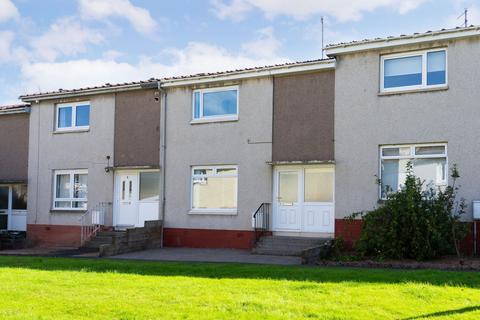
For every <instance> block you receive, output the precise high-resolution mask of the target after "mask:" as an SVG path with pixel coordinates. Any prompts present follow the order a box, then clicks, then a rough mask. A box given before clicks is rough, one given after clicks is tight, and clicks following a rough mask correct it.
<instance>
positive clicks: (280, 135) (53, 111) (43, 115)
mask: <svg viewBox="0 0 480 320" xmlns="http://www.w3.org/2000/svg"><path fill="white" fill-rule="evenodd" d="M479 49H480V29H479V28H478V27H468V28H457V29H451V30H441V31H437V32H427V33H423V34H414V35H411V36H400V37H390V38H386V39H375V40H364V41H358V42H352V43H343V44H337V45H331V46H329V47H327V49H326V53H327V55H328V56H329V58H328V59H323V60H313V61H305V62H298V63H289V64H284V65H276V66H267V67H259V68H251V69H244V70H236V71H228V72H219V73H212V74H199V75H192V76H184V77H177V78H163V79H160V80H156V79H151V80H148V81H145V82H138V83H130V84H119V85H109V84H107V85H105V86H101V87H93V88H83V89H78V90H60V91H56V92H50V93H40V94H32V95H27V96H23V97H21V98H22V100H23V101H24V102H26V103H29V104H30V105H31V109H28V108H23V109H22V108H20V109H22V110H25V111H27V110H30V113H25V114H24V115H23V117H24V118H25V119H27V120H25V119H24V122H25V121H26V122H27V123H29V127H28V128H24V129H23V130H22V132H23V133H25V132H28V133H29V139H28V148H26V147H25V145H26V142H25V141H24V142H22V140H18V141H19V143H18V144H13V146H15V147H17V146H19V145H23V146H24V148H23V149H22V150H23V151H22V152H24V154H26V152H27V151H28V179H25V177H23V178H22V176H21V172H20V173H19V174H18V177H17V178H15V177H13V178H12V177H9V178H5V177H1V176H0V179H3V180H0V182H1V183H9V185H8V186H7V187H4V189H5V190H7V188H8V199H10V200H9V202H8V203H9V204H8V207H7V208H8V216H9V217H11V216H13V211H14V210H13V207H12V204H10V202H12V201H13V199H14V198H15V197H16V196H15V195H14V194H16V192H17V191H15V190H16V188H17V187H15V186H14V185H12V184H11V183H12V181H13V182H14V181H15V180H16V181H18V182H19V183H20V185H22V186H24V185H25V184H27V182H28V210H27V211H28V214H27V218H26V220H27V222H26V230H27V238H28V239H29V240H30V243H32V244H37V245H56V246H79V245H84V244H85V243H87V245H88V244H89V243H90V244H91V245H98V244H101V243H103V242H102V241H107V242H108V243H110V242H115V241H114V239H115V237H116V235H118V234H122V232H124V230H132V228H137V229H135V230H139V229H141V228H143V227H146V226H148V225H150V222H148V221H157V224H158V225H161V226H162V234H161V239H162V243H160V244H159V245H165V246H185V247H226V248H252V247H254V246H256V248H255V250H256V252H258V253H282V254H298V253H299V252H300V251H301V250H302V249H303V248H305V247H308V246H310V245H312V244H313V243H316V242H317V241H321V240H322V239H330V238H333V237H335V236H342V237H344V238H345V239H346V240H347V241H354V240H355V239H357V238H358V236H359V234H360V229H361V228H360V227H361V221H360V220H357V221H354V222H353V223H346V220H345V217H346V216H348V215H350V214H351V213H353V212H358V211H365V210H371V209H373V208H374V207H376V206H377V205H378V204H379V203H381V201H382V200H383V199H384V198H385V196H386V192H387V190H389V189H392V190H397V189H398V188H399V187H401V185H402V183H403V179H404V178H405V170H406V163H407V162H408V161H413V166H414V171H415V173H416V174H417V175H418V176H420V177H421V178H422V179H424V180H425V181H426V185H428V186H433V187H443V186H445V185H447V184H448V183H449V181H448V170H449V167H450V166H451V165H452V164H454V163H455V164H457V165H458V167H459V169H460V172H461V174H462V179H461V184H462V188H461V194H460V195H461V196H462V197H464V198H465V199H466V200H467V203H469V204H470V203H471V204H472V205H469V207H468V217H467V219H468V220H471V219H472V218H473V217H474V214H475V211H474V210H473V207H474V206H473V203H474V201H475V200H477V199H480V194H479V191H478V188H477V187H476V182H477V181H478V180H479V178H480V177H479V175H480V167H479V166H480V164H479V162H478V161H477V160H476V158H477V156H476V153H477V152H476V150H477V149H478V148H476V146H477V145H478V144H479V142H478V138H477V137H478V136H479V135H480V125H479V124H478V120H477V119H478V118H479V116H480V111H479V109H478V107H477V101H479V100H480V99H479V98H480V97H477V95H478V93H477V90H475V86H476V82H477V81H476V80H477V74H478V73H479V72H478V71H479V70H477V64H476V61H475V58H476V56H477V55H476V53H478V52H480V50H479ZM6 110H10V109H8V108H7V109H6ZM3 113H8V112H3ZM28 115H29V122H28ZM9 117H10V118H12V119H13V117H12V116H11V115H5V116H0V121H6V120H8V119H10V118H9ZM5 119H6V120H5ZM2 123H3V122H2ZM8 123H9V125H10V126H20V124H16V123H15V121H14V120H11V121H8ZM23 125H24V126H25V124H23ZM3 128H4V127H3V126H2V128H0V130H3ZM1 139H3V140H5V141H3V140H2V141H1V143H11V140H8V141H7V139H4V138H3V137H2V138H1ZM24 140H27V139H26V138H24ZM10 148H11V147H10ZM7 149H8V147H7ZM2 157H5V155H3V152H2ZM1 159H2V170H3V171H2V174H5V173H4V172H14V170H12V169H4V168H6V167H9V166H13V165H18V163H15V161H13V162H12V161H11V160H8V158H5V159H7V160H5V162H3V159H4V158H1ZM9 161H10V162H9ZM3 163H6V165H3ZM10 163H12V164H10ZM22 168H24V170H26V168H27V165H26V164H25V165H23V166H22ZM377 177H378V178H380V181H381V184H380V185H377V184H376V179H377ZM9 179H10V180H9ZM14 189H15V190H14ZM4 193H5V192H4ZM10 219H11V218H10ZM9 221H10V220H9ZM15 225H16V224H15V223H11V222H9V224H7V225H6V227H5V225H4V229H5V228H8V229H11V230H14V229H15V228H17V227H15ZM24 229H25V228H24ZM102 230H109V232H108V233H105V231H102ZM101 232H103V235H102V236H99V235H100V234H101ZM106 234H108V237H107V236H106ZM260 235H262V236H263V237H262V238H261V239H260V241H258V240H259V239H258V236H260ZM100 238H102V240H101V241H100V240H99V239H100ZM88 240H90V242H87V241H88Z"/></svg>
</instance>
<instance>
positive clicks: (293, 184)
mask: <svg viewBox="0 0 480 320" xmlns="http://www.w3.org/2000/svg"><path fill="white" fill-rule="evenodd" d="M278 201H279V202H298V172H279V173H278Z"/></svg>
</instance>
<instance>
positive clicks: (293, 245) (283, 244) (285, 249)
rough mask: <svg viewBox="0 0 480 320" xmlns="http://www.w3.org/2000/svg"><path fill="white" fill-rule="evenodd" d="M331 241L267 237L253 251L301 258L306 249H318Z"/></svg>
mask: <svg viewBox="0 0 480 320" xmlns="http://www.w3.org/2000/svg"><path fill="white" fill-rule="evenodd" d="M330 240H331V239H325V238H302V237H287V236H266V237H262V238H260V240H259V241H258V243H257V244H256V246H255V248H254V249H253V250H252V252H253V253H256V254H267V255H281V256H300V255H301V254H302V252H303V251H304V250H306V249H310V248H314V247H318V246H320V245H322V244H325V243H326V242H328V241H330Z"/></svg>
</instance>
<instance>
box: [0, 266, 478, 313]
mask: <svg viewBox="0 0 480 320" xmlns="http://www.w3.org/2000/svg"><path fill="white" fill-rule="evenodd" d="M76 318H84V319H93V318H98V319H159V318H164V319H179V318H180V319H222V318H230V319H249V320H250V319H286V318H289V319H296V318H297V319H300V318H310V319H480V274H479V273H473V272H464V273H461V272H441V271H431V270H423V271H401V270H370V269H343V268H336V269H334V268H313V267H282V266H260V265H241V264H202V263H156V262H135V261H112V260H89V259H63V258H27V257H0V319H76Z"/></svg>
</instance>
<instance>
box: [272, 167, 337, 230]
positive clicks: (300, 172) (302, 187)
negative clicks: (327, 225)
mask: <svg viewBox="0 0 480 320" xmlns="http://www.w3.org/2000/svg"><path fill="white" fill-rule="evenodd" d="M315 168H329V169H331V170H332V173H333V184H332V188H333V190H332V195H333V202H331V203H330V202H305V169H315ZM281 171H297V172H298V179H299V181H298V192H299V194H298V201H299V205H298V206H299V210H300V213H299V214H300V226H299V228H298V229H278V228H276V222H275V221H276V217H277V209H278V207H277V204H278V201H277V194H278V184H279V179H278V173H279V172H281ZM272 189H273V190H272V191H273V193H272V200H273V201H272V209H273V210H272V231H274V232H295V233H305V234H308V233H318V232H314V231H305V230H304V226H305V223H304V219H305V215H304V207H305V204H307V205H319V206H321V205H327V204H328V205H331V206H332V207H333V208H332V209H333V222H332V229H331V233H335V165H334V164H298V165H295V164H293V165H276V166H274V167H273V188H272Z"/></svg>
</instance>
